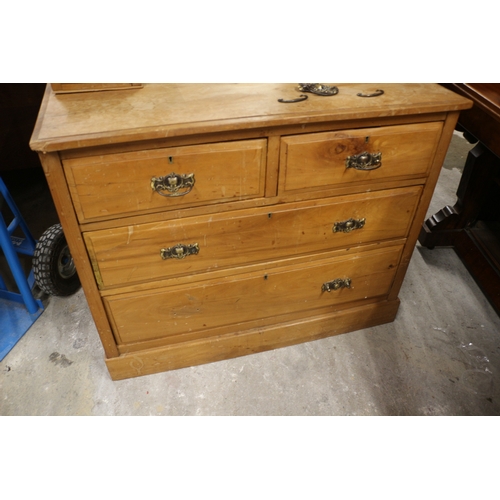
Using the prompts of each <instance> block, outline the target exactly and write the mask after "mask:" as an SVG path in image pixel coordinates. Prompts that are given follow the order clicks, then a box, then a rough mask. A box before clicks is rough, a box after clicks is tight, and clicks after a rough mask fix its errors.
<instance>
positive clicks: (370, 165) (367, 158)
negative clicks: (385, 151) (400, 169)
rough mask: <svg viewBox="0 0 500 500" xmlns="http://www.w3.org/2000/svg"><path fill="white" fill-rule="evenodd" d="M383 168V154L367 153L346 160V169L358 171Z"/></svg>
mask: <svg viewBox="0 0 500 500" xmlns="http://www.w3.org/2000/svg"><path fill="white" fill-rule="evenodd" d="M381 166H382V153H367V152H366V151H365V152H363V153H361V154H359V155H352V156H348V157H347V158H346V159H345V167H346V168H355V169H356V170H375V169H376V168H380V167H381Z"/></svg>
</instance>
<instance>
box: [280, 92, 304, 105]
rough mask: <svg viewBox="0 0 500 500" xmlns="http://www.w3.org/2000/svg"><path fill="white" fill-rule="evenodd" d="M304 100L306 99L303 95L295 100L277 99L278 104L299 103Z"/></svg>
mask: <svg viewBox="0 0 500 500" xmlns="http://www.w3.org/2000/svg"><path fill="white" fill-rule="evenodd" d="M306 99H307V96H306V95H304V94H301V96H300V97H297V99H278V102H284V103H290V102H301V101H305V100H306Z"/></svg>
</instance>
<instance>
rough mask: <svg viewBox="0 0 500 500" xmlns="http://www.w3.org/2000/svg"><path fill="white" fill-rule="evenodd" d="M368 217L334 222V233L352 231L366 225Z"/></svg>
mask: <svg viewBox="0 0 500 500" xmlns="http://www.w3.org/2000/svg"><path fill="white" fill-rule="evenodd" d="M365 222H366V219H365V218H363V219H347V220H345V221H343V222H335V223H334V224H333V228H332V230H333V232H334V233H350V232H351V231H354V230H355V229H361V228H362V227H364V225H365Z"/></svg>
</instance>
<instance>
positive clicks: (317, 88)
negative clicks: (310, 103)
mask: <svg viewBox="0 0 500 500" xmlns="http://www.w3.org/2000/svg"><path fill="white" fill-rule="evenodd" d="M297 89H298V90H299V91H300V92H311V93H312V94H316V95H326V96H329V95H337V94H338V93H339V89H338V88H337V87H334V86H331V87H330V86H328V85H323V84H322V83H299V86H298V87H297Z"/></svg>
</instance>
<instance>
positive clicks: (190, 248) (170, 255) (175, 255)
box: [160, 243, 200, 260]
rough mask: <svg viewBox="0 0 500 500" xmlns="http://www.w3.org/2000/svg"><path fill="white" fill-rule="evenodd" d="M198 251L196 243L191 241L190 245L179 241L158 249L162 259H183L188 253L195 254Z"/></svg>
mask: <svg viewBox="0 0 500 500" xmlns="http://www.w3.org/2000/svg"><path fill="white" fill-rule="evenodd" d="M199 251H200V247H199V246H198V243H193V244H192V245H183V244H182V243H179V244H178V245H175V246H174V247H169V248H162V249H161V250H160V255H161V258H162V259H163V260H167V259H184V258H186V257H187V256H189V255H197V254H198V252H199Z"/></svg>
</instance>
